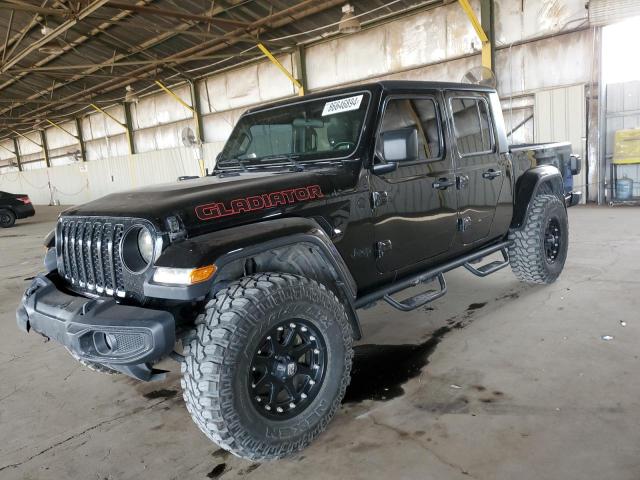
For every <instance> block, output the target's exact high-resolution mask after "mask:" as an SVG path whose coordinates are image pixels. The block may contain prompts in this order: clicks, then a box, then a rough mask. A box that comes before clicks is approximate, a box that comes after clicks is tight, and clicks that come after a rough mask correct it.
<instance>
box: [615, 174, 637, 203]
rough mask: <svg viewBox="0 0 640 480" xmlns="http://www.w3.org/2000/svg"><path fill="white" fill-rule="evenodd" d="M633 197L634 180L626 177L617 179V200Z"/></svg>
mask: <svg viewBox="0 0 640 480" xmlns="http://www.w3.org/2000/svg"><path fill="white" fill-rule="evenodd" d="M632 198H633V180H631V179H630V178H627V177H624V178H621V179H620V180H617V181H616V200H631V199H632Z"/></svg>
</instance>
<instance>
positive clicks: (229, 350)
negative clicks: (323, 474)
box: [182, 273, 353, 460]
mask: <svg viewBox="0 0 640 480" xmlns="http://www.w3.org/2000/svg"><path fill="white" fill-rule="evenodd" d="M196 327H197V328H196V330H195V331H193V332H192V333H191V334H190V335H189V337H188V338H187V339H186V340H185V341H184V343H185V349H184V356H185V360H184V362H183V364H182V372H183V380H182V388H183V393H184V399H185V402H186V404H187V409H188V410H189V413H190V414H191V416H192V418H193V420H194V422H195V423H196V424H197V425H198V427H199V428H200V429H201V430H202V431H203V432H204V433H205V434H206V435H207V436H208V437H209V438H210V439H211V440H212V441H214V442H215V443H217V444H218V445H220V446H221V447H223V448H225V449H227V450H229V451H230V452H232V453H233V454H235V455H237V456H239V457H242V458H247V459H250V460H267V459H275V458H282V457H285V456H288V455H291V454H293V453H295V452H297V451H300V450H302V449H303V448H305V447H306V446H307V445H308V444H309V443H311V441H313V439H315V438H316V437H317V436H318V435H319V434H320V433H321V432H322V431H323V430H324V429H325V428H326V426H327V424H328V423H329V421H330V420H331V418H332V417H333V415H334V414H335V412H336V410H337V409H338V407H339V406H340V402H341V400H342V397H343V396H344V393H345V390H346V388H347V385H348V383H349V378H350V371H351V359H352V356H353V351H352V332H351V326H350V323H349V320H348V318H347V314H346V312H345V309H344V306H343V305H342V303H341V302H340V301H339V300H338V299H337V298H336V296H335V295H334V294H333V293H332V292H331V291H329V290H328V289H327V288H325V287H324V286H323V285H322V284H319V283H317V282H315V281H313V280H310V279H307V278H304V277H300V276H297V275H290V274H281V273H262V274H255V275H251V276H248V277H244V278H242V279H240V280H238V281H236V282H234V283H232V284H230V285H229V286H228V287H227V288H225V289H223V290H221V291H219V292H218V293H217V294H216V295H215V296H214V297H213V298H212V299H211V300H210V301H209V302H208V303H207V304H206V306H205V309H204V311H203V312H202V314H200V315H199V316H198V318H197V320H196Z"/></svg>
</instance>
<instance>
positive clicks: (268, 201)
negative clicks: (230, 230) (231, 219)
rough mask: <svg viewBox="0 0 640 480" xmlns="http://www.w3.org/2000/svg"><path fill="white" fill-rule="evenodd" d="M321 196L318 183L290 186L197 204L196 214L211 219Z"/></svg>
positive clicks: (201, 218)
mask: <svg viewBox="0 0 640 480" xmlns="http://www.w3.org/2000/svg"><path fill="white" fill-rule="evenodd" d="M322 197H324V194H323V193H322V189H321V188H320V186H319V185H309V186H308V187H298V188H291V189H289V190H280V191H278V192H271V193H265V194H264V195H253V196H251V197H246V198H234V199H233V200H231V201H230V202H213V203H207V204H205V205H199V206H197V207H196V216H197V217H198V218H199V219H200V220H213V219H215V218H222V217H228V216H230V215H239V214H241V213H247V212H255V211H256V210H264V209H266V208H271V207H277V206H282V205H289V204H292V203H296V202H306V201H308V200H315V199H316V198H322Z"/></svg>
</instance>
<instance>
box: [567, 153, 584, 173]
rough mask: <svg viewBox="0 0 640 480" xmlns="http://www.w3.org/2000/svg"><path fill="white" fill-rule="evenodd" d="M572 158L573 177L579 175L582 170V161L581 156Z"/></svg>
mask: <svg viewBox="0 0 640 480" xmlns="http://www.w3.org/2000/svg"><path fill="white" fill-rule="evenodd" d="M569 158H570V164H569V165H570V168H571V175H578V174H579V173H580V170H582V159H581V158H580V156H579V155H574V154H572V155H571V157H569Z"/></svg>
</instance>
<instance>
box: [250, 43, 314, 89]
mask: <svg viewBox="0 0 640 480" xmlns="http://www.w3.org/2000/svg"><path fill="white" fill-rule="evenodd" d="M258 48H259V49H260V51H261V52H262V53H264V56H265V57H267V58H268V59H269V60H271V63H273V64H274V65H275V66H276V67H278V68H279V69H280V71H281V72H282V73H284V74H285V75H286V77H287V78H288V79H289V80H290V81H291V83H293V85H294V86H295V87H296V88H297V89H298V95H300V96H303V95H304V87H303V86H302V84H301V83H300V82H299V81H298V79H297V78H295V77H294V76H293V75H292V74H291V72H289V70H287V69H286V68H285V66H284V65H282V64H281V63H280V62H279V61H278V59H277V58H276V57H274V56H273V54H272V53H271V52H270V51H269V49H268V48H267V47H265V46H264V45H263V44H262V43H259V44H258Z"/></svg>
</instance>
